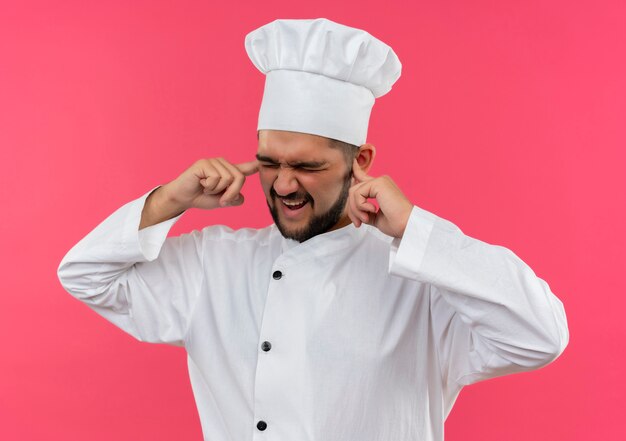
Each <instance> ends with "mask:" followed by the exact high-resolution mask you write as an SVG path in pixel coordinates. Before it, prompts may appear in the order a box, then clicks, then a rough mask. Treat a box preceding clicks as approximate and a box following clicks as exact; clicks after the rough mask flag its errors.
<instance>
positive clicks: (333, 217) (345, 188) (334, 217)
mask: <svg viewBox="0 0 626 441" xmlns="http://www.w3.org/2000/svg"><path fill="white" fill-rule="evenodd" d="M351 178H352V173H351V170H350V171H349V172H348V173H346V176H345V178H344V180H343V185H342V187H341V193H340V194H339V197H338V198H337V200H336V201H335V202H334V203H333V205H332V206H331V207H330V208H329V209H328V210H327V211H326V212H324V213H322V214H317V215H313V217H312V218H311V220H310V221H309V223H308V224H307V225H306V226H304V227H302V228H300V229H298V230H294V231H289V230H287V229H286V228H285V225H283V224H282V223H281V221H280V219H279V217H278V204H281V203H282V202H280V200H279V198H278V194H277V193H276V191H275V190H274V187H271V188H270V198H271V199H272V201H273V202H274V206H273V207H272V206H271V205H270V203H269V201H267V206H268V208H269V209H270V213H271V215H272V219H274V223H275V224H276V227H278V231H280V234H282V235H283V237H285V238H287V239H293V240H297V241H298V242H304V241H305V240H309V239H310V238H312V237H314V236H317V235H318V234H323V233H326V232H327V231H329V230H330V229H331V228H332V227H334V226H335V225H337V222H339V220H340V219H341V215H342V214H343V210H344V208H345V206H346V201H347V200H348V194H349V190H350V186H351ZM281 199H285V200H301V199H305V200H306V201H307V203H309V204H311V208H313V206H314V203H315V202H314V201H313V198H312V197H311V195H310V194H308V193H305V194H298V193H291V194H288V195H287V196H284V197H282V198H281Z"/></svg>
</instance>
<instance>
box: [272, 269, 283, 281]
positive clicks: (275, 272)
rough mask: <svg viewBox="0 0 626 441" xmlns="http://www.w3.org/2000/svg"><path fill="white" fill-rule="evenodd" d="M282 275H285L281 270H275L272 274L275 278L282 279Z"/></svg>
mask: <svg viewBox="0 0 626 441" xmlns="http://www.w3.org/2000/svg"><path fill="white" fill-rule="evenodd" d="M282 276H283V273H281V272H280V271H274V273H273V274H272V277H273V278H274V280H280V278H281V277H282Z"/></svg>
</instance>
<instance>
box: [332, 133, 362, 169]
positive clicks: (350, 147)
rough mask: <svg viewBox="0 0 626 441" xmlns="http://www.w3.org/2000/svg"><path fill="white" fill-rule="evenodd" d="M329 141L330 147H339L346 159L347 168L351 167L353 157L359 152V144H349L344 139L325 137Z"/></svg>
mask: <svg viewBox="0 0 626 441" xmlns="http://www.w3.org/2000/svg"><path fill="white" fill-rule="evenodd" d="M327 139H328V141H329V145H330V147H331V148H334V149H339V150H341V152H342V153H343V157H344V158H345V159H346V163H347V164H348V167H349V168H352V162H353V161H354V158H356V154H357V153H358V152H359V146H357V145H354V144H349V143H347V142H344V141H339V140H338V139H333V138H327Z"/></svg>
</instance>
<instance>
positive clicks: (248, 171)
mask: <svg viewBox="0 0 626 441" xmlns="http://www.w3.org/2000/svg"><path fill="white" fill-rule="evenodd" d="M233 165H234V166H235V167H237V169H238V170H239V171H240V172H241V173H243V174H244V175H245V176H250V175H253V174H255V173H256V172H258V171H259V161H257V160H256V159H255V160H254V161H250V162H242V163H241V164H233Z"/></svg>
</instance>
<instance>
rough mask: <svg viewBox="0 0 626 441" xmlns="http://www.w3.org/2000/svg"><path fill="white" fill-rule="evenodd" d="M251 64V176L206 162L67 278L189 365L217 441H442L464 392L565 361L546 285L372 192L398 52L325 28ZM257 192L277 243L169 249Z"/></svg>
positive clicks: (113, 231)
mask: <svg viewBox="0 0 626 441" xmlns="http://www.w3.org/2000/svg"><path fill="white" fill-rule="evenodd" d="M245 47H246V51H247V53H248V55H249V57H250V59H251V60H252V62H253V63H254V65H255V66H256V67H257V68H258V69H259V70H261V71H262V72H263V73H264V74H265V75H266V82H265V90H264V95H263V101H262V105H261V110H260V113H259V121H258V127H257V129H258V136H259V141H258V150H257V152H256V159H255V160H253V161H251V162H248V163H243V164H233V163H231V162H229V161H228V160H226V159H223V158H212V159H200V160H199V161H197V162H196V163H194V164H193V165H192V166H191V167H190V168H189V169H188V170H186V171H184V172H183V173H182V174H181V175H180V176H179V177H178V178H176V179H174V180H173V181H171V182H169V183H167V184H165V185H162V186H159V187H156V189H152V190H151V191H149V192H147V193H146V194H144V195H143V196H142V197H140V198H138V199H136V200H134V201H131V202H129V203H127V204H126V205H124V206H123V207H121V208H119V209H118V210H117V211H115V212H114V213H113V214H111V215H110V216H109V217H108V218H107V219H105V220H104V221H103V222H102V223H101V224H100V225H98V226H97V227H96V228H95V229H94V230H93V231H92V232H91V233H89V234H88V235H87V236H86V237H85V238H84V239H82V240H81V241H80V242H79V243H78V244H77V245H75V246H74V247H73V248H72V249H71V250H70V251H69V252H68V254H67V255H66V256H65V257H64V259H63V261H62V262H61V264H60V266H59V269H58V275H59V278H60V280H61V283H62V284H63V286H64V287H65V289H66V290H67V291H68V292H70V293H71V294H72V295H74V296H75V297H76V298H78V299H79V300H81V301H83V302H85V303H86V304H87V305H89V307H90V308H92V309H93V310H95V311H96V312H97V313H98V314H100V315H102V316H103V317H105V318H106V319H107V320H109V321H111V322H112V323H114V324H115V325H117V326H119V327H120V328H122V329H123V330H124V331H126V332H128V333H129V334H131V335H133V336H134V337H135V338H137V339H139V340H141V341H147V342H158V343H168V344H173V345H180V346H184V347H185V348H186V350H187V353H188V366H189V375H190V379H191V384H192V387H193V392H194V395H195V398H196V402H197V407H198V411H199V415H200V420H201V423H202V429H203V433H204V437H205V439H206V440H211V441H229V440H241V441H244V440H259V441H261V440H276V441H281V440H282V441H296V440H297V441H313V440H316V441H401V440H407V441H408V440H413V441H418V440H420V441H426V440H443V428H444V420H445V419H446V417H447V415H448V413H449V412H450V409H451V408H452V405H453V403H454V401H455V399H456V397H457V396H458V394H459V392H460V390H461V388H462V387H463V386H464V385H467V384H470V383H474V382H477V381H479V380H484V379H487V378H492V377H496V376H500V375H505V374H511V373H514V372H522V371H528V370H532V369H536V368H539V367H542V366H544V365H546V364H548V363H550V362H551V361H553V360H554V359H555V358H556V357H558V356H559V355H560V354H561V353H562V351H563V350H564V348H565V346H566V345H567V342H568V336H569V334H568V329H567V322H566V317H565V313H564V310H563V305H562V303H561V302H560V301H559V299H558V298H557V297H555V296H554V294H553V293H552V292H551V291H550V288H549V286H548V284H547V283H546V282H545V281H543V280H542V279H540V278H538V277H537V276H536V275H535V274H534V272H533V271H532V269H531V268H529V267H528V266H527V265H526V264H525V263H524V262H523V261H522V260H520V259H519V258H518V257H517V256H516V255H515V254H514V253H513V252H512V251H510V250H509V249H507V248H504V247H501V246H497V245H491V244H487V243H485V242H481V241H480V240H477V239H474V238H471V237H469V236H466V235H465V234H463V232H462V231H461V230H460V229H459V228H458V227H456V226H455V225H454V224H453V223H451V222H449V221H447V220H445V219H443V218H440V217H438V216H436V215H435V214H433V213H430V212H428V211H426V210H424V209H422V208H420V207H418V206H416V205H413V203H411V202H410V201H409V200H408V199H407V198H406V196H404V194H403V193H402V191H401V190H400V189H399V188H398V187H397V186H396V185H395V184H394V182H393V181H392V180H391V179H390V178H389V177H386V176H381V177H373V176H370V175H368V171H369V170H370V167H371V165H372V163H373V160H374V155H375V149H374V146H373V145H371V144H368V143H366V142H365V141H366V134H367V127H368V122H369V116H370V111H371V109H372V106H373V104H374V100H375V98H377V97H379V96H382V95H384V94H385V93H387V92H388V91H389V90H390V89H391V86H392V84H393V83H394V82H395V81H396V80H397V79H398V78H399V76H400V71H401V64H400V61H399V60H398V58H397V56H396V54H395V53H394V52H393V50H392V49H391V48H390V47H389V46H387V45H386V44H384V43H383V42H381V41H380V40H378V39H376V38H374V37H373V36H371V35H370V34H368V33H367V32H364V31H362V30H359V29H354V28H351V27H347V26H344V25H341V24H338V23H335V22H332V21H330V20H327V19H316V20H276V21H273V22H271V23H269V24H267V25H265V26H262V27H260V28H259V29H256V30H255V31H253V32H251V33H250V34H248V35H247V37H246V40H245ZM256 173H258V174H259V178H260V181H261V184H262V188H263V192H264V193H265V197H266V199H267V204H268V206H269V209H270V212H271V214H272V217H273V219H274V224H273V225H271V226H268V227H266V228H263V229H259V230H256V229H241V230H237V231H233V230H232V229H230V228H228V227H226V226H221V225H214V226H208V227H205V228H203V229H202V230H201V231H197V230H194V231H192V232H190V233H188V234H183V235H181V236H177V237H167V238H166V236H167V233H168V231H169V229H170V228H171V227H172V225H173V224H174V223H175V222H176V221H177V220H178V219H179V218H180V217H181V216H182V214H183V213H184V212H185V211H186V210H188V209H190V208H202V209H218V208H220V207H225V206H229V205H239V204H241V203H243V196H242V195H241V193H240V191H241V189H242V186H243V185H244V182H245V178H246V177H247V176H250V175H252V174H256ZM374 201H375V202H376V204H374V203H373V202H374Z"/></svg>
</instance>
